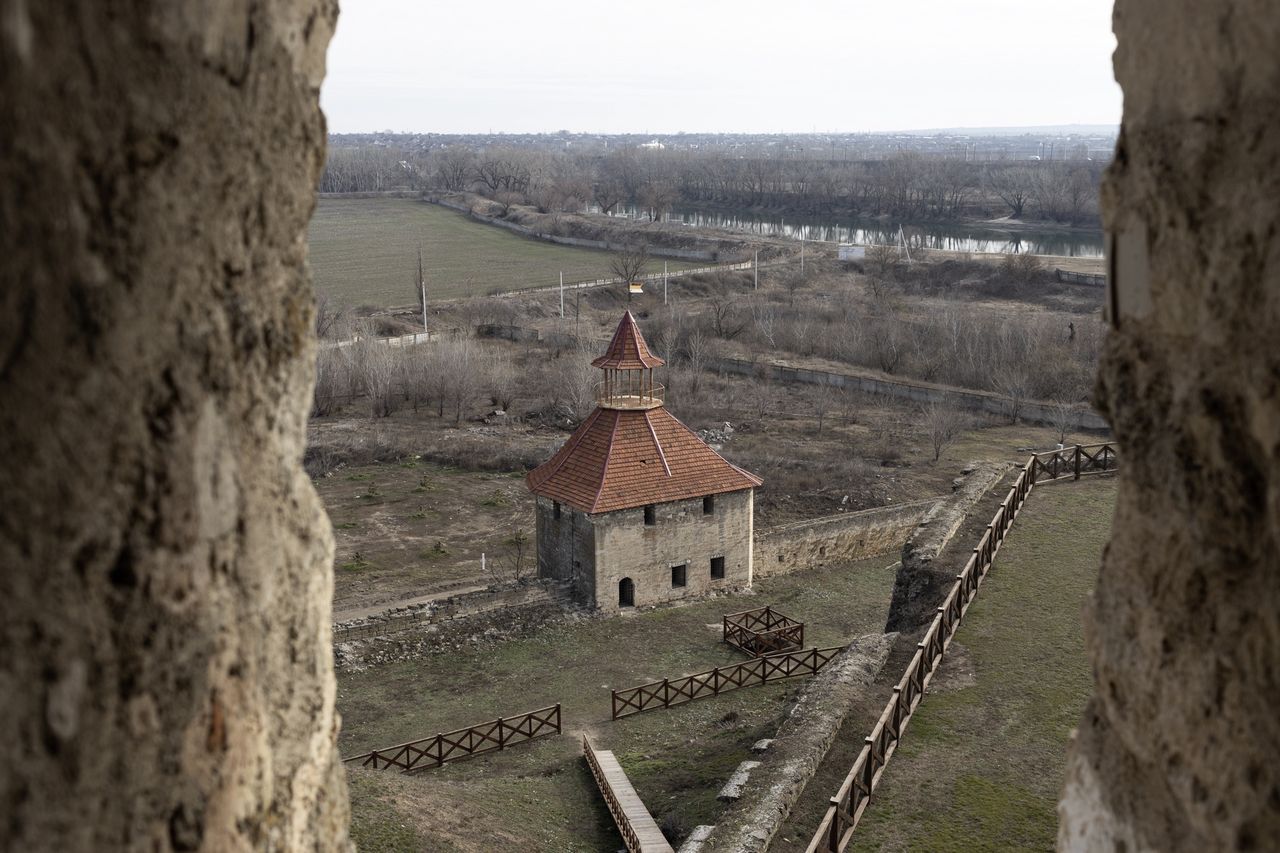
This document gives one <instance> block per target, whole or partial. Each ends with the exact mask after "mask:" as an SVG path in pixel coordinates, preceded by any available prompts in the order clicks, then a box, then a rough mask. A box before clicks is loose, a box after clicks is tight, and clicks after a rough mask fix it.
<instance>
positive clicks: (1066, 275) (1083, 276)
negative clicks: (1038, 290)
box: [1053, 269, 1107, 287]
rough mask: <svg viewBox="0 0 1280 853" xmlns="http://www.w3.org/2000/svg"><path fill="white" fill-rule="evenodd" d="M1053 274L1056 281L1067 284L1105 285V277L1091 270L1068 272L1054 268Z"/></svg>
mask: <svg viewBox="0 0 1280 853" xmlns="http://www.w3.org/2000/svg"><path fill="white" fill-rule="evenodd" d="M1053 274H1054V276H1055V277H1056V278H1057V279H1058V281H1064V282H1067V283H1069V284H1087V285H1089V286H1090V287H1106V286H1107V277H1106V276H1105V275H1099V274H1098V273H1091V272H1068V271H1067V270H1063V269H1054V271H1053Z"/></svg>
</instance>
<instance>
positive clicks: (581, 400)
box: [556, 340, 600, 421]
mask: <svg viewBox="0 0 1280 853" xmlns="http://www.w3.org/2000/svg"><path fill="white" fill-rule="evenodd" d="M597 355H598V353H597V352H595V348H594V347H593V346H592V345H591V342H590V341H586V340H580V341H579V342H578V345H577V346H576V347H575V348H574V349H572V350H569V351H568V352H566V353H564V354H562V355H561V356H560V358H559V359H557V361H558V363H559V370H558V371H557V375H556V388H557V389H558V391H559V394H560V402H562V403H563V404H564V406H565V407H566V408H567V409H568V410H569V412H570V413H571V414H572V415H573V417H574V418H575V419H577V420H578V421H581V420H582V419H583V418H585V417H586V416H587V415H589V414H591V411H592V410H593V409H594V408H595V406H596V384H597V383H598V382H599V379H600V371H598V370H596V369H595V368H594V367H592V366H591V360H592V359H593V358H595V357H596V356H597Z"/></svg>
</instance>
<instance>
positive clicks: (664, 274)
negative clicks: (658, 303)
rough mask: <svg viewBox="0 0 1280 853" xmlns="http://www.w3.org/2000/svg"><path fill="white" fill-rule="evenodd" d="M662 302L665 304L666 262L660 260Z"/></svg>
mask: <svg viewBox="0 0 1280 853" xmlns="http://www.w3.org/2000/svg"><path fill="white" fill-rule="evenodd" d="M662 304H663V305H666V304H667V262H666V261H663V262H662Z"/></svg>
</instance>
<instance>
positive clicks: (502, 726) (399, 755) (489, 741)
mask: <svg viewBox="0 0 1280 853" xmlns="http://www.w3.org/2000/svg"><path fill="white" fill-rule="evenodd" d="M559 733H560V703H558V702H557V703H556V704H554V705H549V706H547V707H546V708H539V709H538V710H536V711H529V712H528V713H526V714H516V715H515V716H514V717H502V718H499V719H497V720H492V721H491V722H487V723H480V724H479V725H475V726H468V727H467V728H465V729H458V730H457V731H452V732H444V733H442V734H438V735H436V736H435V737H429V738H424V739H423V740H414V741H410V742H409V743H402V744H400V745H398V746H390V747H387V748H386V749H375V750H373V751H372V752H366V753H364V754H363V755H356V756H353V757H351V758H344V759H343V762H344V763H346V764H353V763H359V766H361V767H371V768H373V769H374V770H380V769H382V770H389V769H391V768H396V769H398V770H400V771H401V772H402V773H412V772H413V771H415V770H421V769H423V768H425V767H439V766H440V765H442V764H444V763H445V762H446V761H457V760H458V759H460V758H469V757H470V756H472V755H479V754H480V753H483V752H492V751H493V750H497V749H506V748H507V747H508V746H512V745H514V744H517V743H524V742H526V741H530V740H533V739H535V738H540V737H546V736H547V735H552V734H559Z"/></svg>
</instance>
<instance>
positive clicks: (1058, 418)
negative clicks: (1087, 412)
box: [1049, 400, 1084, 444]
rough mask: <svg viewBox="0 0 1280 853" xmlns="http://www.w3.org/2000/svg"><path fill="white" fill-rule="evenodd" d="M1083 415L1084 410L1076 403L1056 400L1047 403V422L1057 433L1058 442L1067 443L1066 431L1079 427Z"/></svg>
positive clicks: (1073, 430) (1069, 431) (1072, 430)
mask: <svg viewBox="0 0 1280 853" xmlns="http://www.w3.org/2000/svg"><path fill="white" fill-rule="evenodd" d="M1083 416H1084V411H1083V410H1082V409H1081V407H1080V405H1079V404H1077V403H1069V402H1066V401H1065V400H1058V401H1056V402H1054V403H1051V404H1050V405H1049V422H1050V423H1051V424H1052V425H1053V431H1054V432H1056V433H1057V434H1058V444H1066V443H1067V435H1068V433H1072V432H1075V431H1076V430H1078V429H1079V428H1080V421H1081V419H1082V418H1083Z"/></svg>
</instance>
